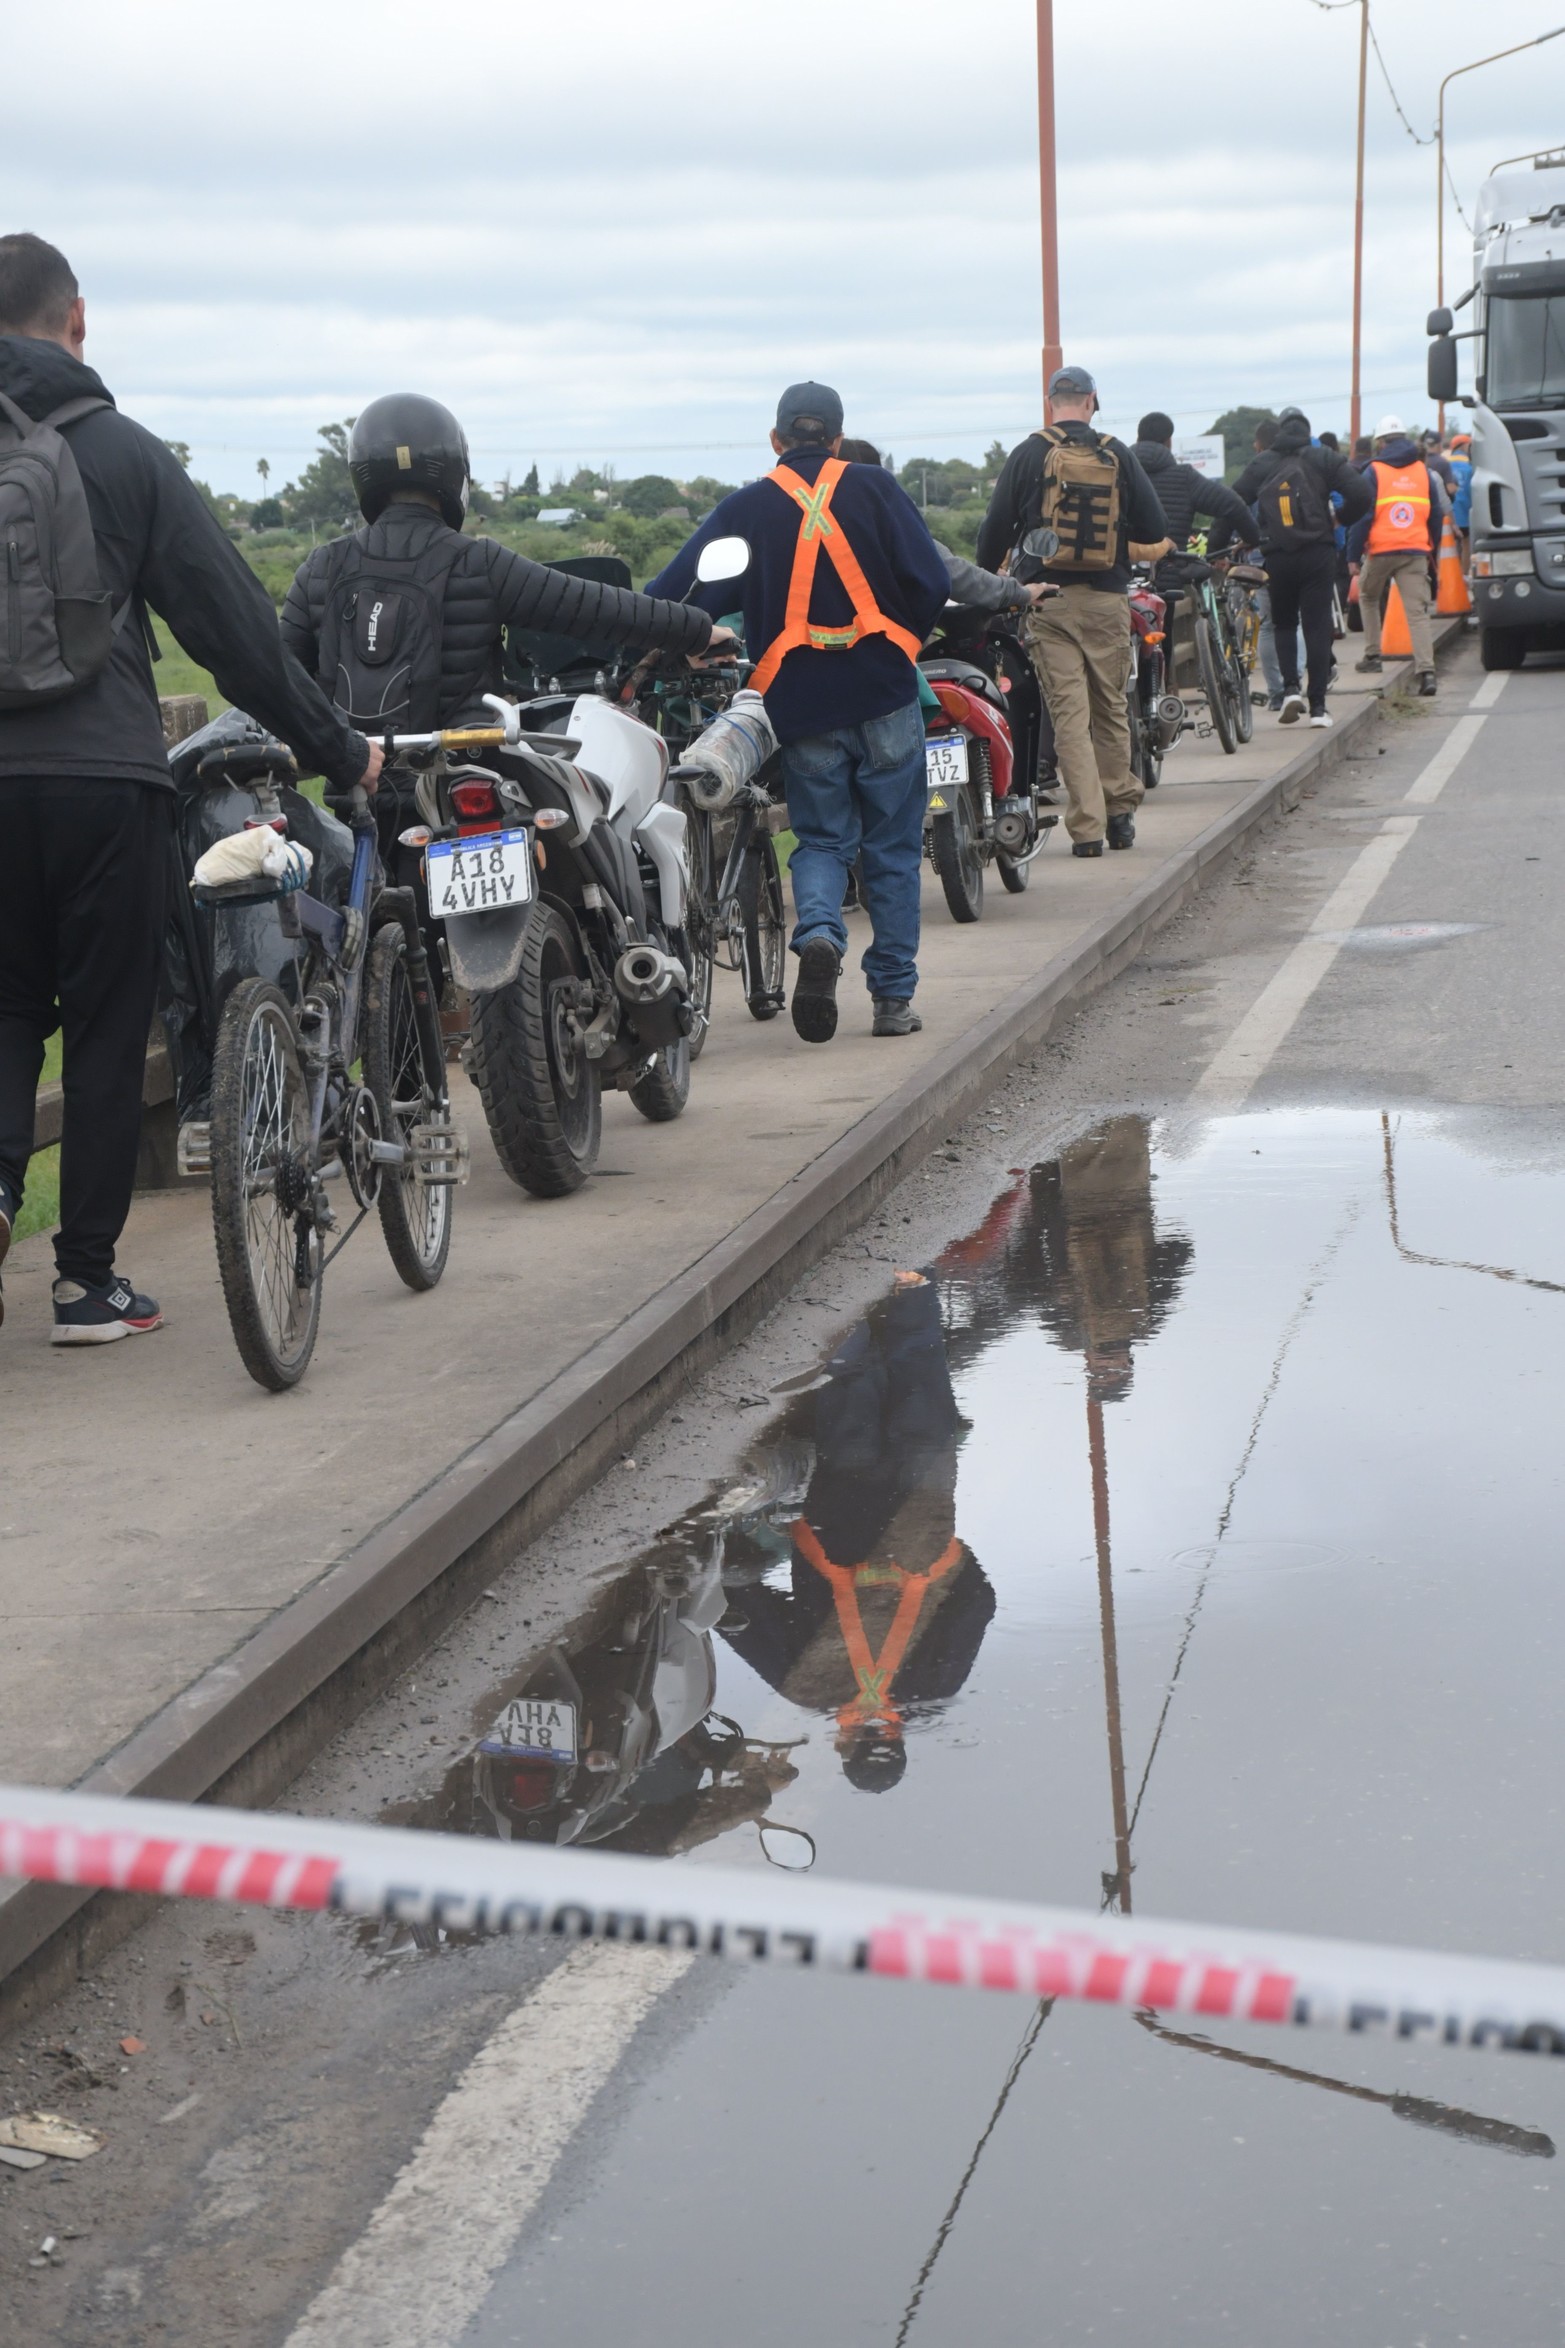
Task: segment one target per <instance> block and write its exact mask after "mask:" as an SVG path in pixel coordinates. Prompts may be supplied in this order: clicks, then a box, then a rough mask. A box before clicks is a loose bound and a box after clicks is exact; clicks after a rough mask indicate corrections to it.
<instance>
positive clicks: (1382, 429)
mask: <svg viewBox="0 0 1565 2348" xmlns="http://www.w3.org/2000/svg"><path fill="white" fill-rule="evenodd" d="M1406 434H1407V426H1406V425H1405V424H1404V423H1403V421H1402V419H1401V417H1400V416H1382V417H1381V419H1380V422H1379V423H1378V424H1377V425H1376V426H1375V438H1376V439H1377V440H1400V439H1404V438H1405V437H1406Z"/></svg>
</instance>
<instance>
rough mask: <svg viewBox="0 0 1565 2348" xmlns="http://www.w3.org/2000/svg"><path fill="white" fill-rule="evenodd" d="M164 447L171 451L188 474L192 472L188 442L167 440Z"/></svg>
mask: <svg viewBox="0 0 1565 2348" xmlns="http://www.w3.org/2000/svg"><path fill="white" fill-rule="evenodd" d="M163 446H164V447H165V448H166V449H171V450H172V451H173V453H174V455H175V456H177V457H178V459H179V461H180V463H181V464H182V465H183V466H184V468H185V471H186V472H187V473H188V472H189V470H190V443H189V441H188V440H165V441H164V443H163Z"/></svg>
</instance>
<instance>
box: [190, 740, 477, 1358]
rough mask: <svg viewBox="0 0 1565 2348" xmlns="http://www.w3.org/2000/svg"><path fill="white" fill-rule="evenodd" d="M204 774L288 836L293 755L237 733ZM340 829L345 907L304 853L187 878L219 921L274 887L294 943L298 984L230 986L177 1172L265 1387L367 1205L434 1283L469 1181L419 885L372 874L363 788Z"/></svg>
mask: <svg viewBox="0 0 1565 2348" xmlns="http://www.w3.org/2000/svg"><path fill="white" fill-rule="evenodd" d="M196 771H197V774H198V776H199V777H200V778H201V779H202V780H203V781H206V782H217V781H226V782H229V783H233V784H237V785H240V786H241V787H243V786H246V785H248V786H249V787H250V788H251V790H252V791H253V793H254V797H255V802H256V808H257V815H258V819H259V820H258V823H257V824H256V825H253V826H247V827H246V828H247V829H260V828H270V829H271V830H273V831H275V832H286V826H287V819H286V817H285V816H284V814H283V812H282V807H281V802H280V799H279V796H278V787H279V785H280V784H281V783H283V782H291V781H292V780H293V778H294V775H295V773H296V768H295V764H294V759H293V755H292V753H291V752H290V751H289V750H288V748H287V747H286V745H285V744H283V743H281V742H279V741H276V740H275V739H273V738H272V737H270V736H267V737H263V738H261V739H259V740H256V741H254V742H243V743H239V744H231V745H228V746H225V747H223V748H220V749H216V750H213V751H210V752H208V753H207V754H206V756H204V757H203V758H202V760H201V761H200V764H199V766H198V768H197V770H196ZM349 828H350V829H351V831H352V834H353V863H352V870H351V874H350V877H349V881H348V887H347V891H346V896H345V900H344V902H343V904H342V905H341V906H340V907H339V906H333V905H328V904H326V903H324V902H322V900H321V899H320V898H318V897H315V896H312V895H311V894H310V892H309V890H308V888H307V887H305V886H303V885H302V883H303V880H304V867H303V864H302V862H295V863H294V864H293V866H292V868H291V870H290V871H289V873H288V874H287V875H286V877H284V878H283V879H282V880H280V881H268V880H267V879H266V878H265V877H264V875H262V874H260V873H257V874H256V875H254V876H253V877H252V878H250V879H248V880H237V881H230V882H222V883H218V884H216V885H206V886H203V885H200V884H197V885H196V886H195V888H194V894H195V896H196V899H197V901H198V902H199V903H202V904H205V905H207V906H209V907H211V908H213V909H214V912H215V913H216V914H217V916H218V917H219V918H221V913H222V909H223V908H224V907H225V906H230V905H254V904H257V903H260V902H264V901H266V900H267V899H269V898H275V899H276V901H277V911H278V918H279V923H280V926H281V929H282V932H283V935H284V937H285V938H288V939H290V940H292V941H293V942H294V943H295V945H296V946H297V948H298V949H299V951H298V953H297V956H296V959H295V961H294V962H293V963H292V964H291V965H290V966H289V969H288V971H287V972H285V974H284V975H285V977H286V978H287V979H288V980H289V982H290V990H291V991H288V990H285V987H284V986H283V985H280V984H278V983H276V982H274V981H273V980H271V979H268V978H255V977H252V978H244V979H241V980H240V981H239V983H238V984H237V985H236V986H235V987H234V988H233V990H232V991H231V993H230V994H229V996H228V998H227V1001H226V1002H225V1004H224V1006H223V1010H222V1014H221V1017H220V1018H219V1020H218V1023H217V1032H216V1037H215V1041H214V1045H213V1055H212V1098H211V1113H210V1118H209V1120H208V1122H207V1123H206V1124H205V1126H204V1127H203V1126H202V1125H199V1124H194V1125H191V1126H188V1127H186V1128H184V1129H183V1130H182V1132H181V1136H180V1161H181V1170H182V1171H184V1172H187V1173H197V1172H205V1173H208V1174H210V1177H211V1184H212V1224H213V1233H214V1237H215V1239H216V1243H217V1261H218V1273H219V1277H220V1279H221V1283H222V1289H223V1299H224V1302H225V1304H226V1306H227V1308H228V1318H229V1323H230V1326H231V1327H232V1329H233V1332H234V1342H235V1344H236V1345H237V1346H238V1349H239V1356H240V1359H241V1360H242V1361H243V1363H244V1365H245V1368H246V1369H247V1370H248V1371H249V1373H250V1375H251V1377H252V1378H254V1379H255V1380H256V1382H257V1384H258V1385H261V1386H265V1387H267V1388H269V1389H270V1390H271V1391H272V1392H274V1393H280V1392H283V1391H285V1390H286V1389H287V1388H289V1387H291V1386H295V1385H297V1384H298V1382H299V1380H300V1378H302V1377H303V1375H304V1372H305V1370H306V1368H307V1367H308V1365H309V1361H310V1356H311V1354H312V1353H313V1352H314V1349H315V1340H316V1335H317V1332H318V1330H319V1327H320V1315H321V1290H322V1283H323V1280H324V1276H325V1273H326V1270H327V1267H328V1266H329V1265H330V1264H332V1263H333V1262H334V1261H335V1260H336V1258H337V1256H338V1255H340V1253H341V1252H342V1250H343V1248H344V1247H345V1246H346V1245H347V1243H348V1241H349V1240H350V1239H351V1238H352V1236H353V1234H354V1232H355V1231H357V1229H358V1228H359V1225H360V1224H361V1223H362V1222H363V1221H364V1219H365V1217H366V1216H367V1215H369V1214H370V1213H372V1212H373V1211H375V1210H376V1209H378V1210H379V1214H380V1224H381V1232H382V1236H383V1237H384V1239H385V1242H386V1246H387V1250H388V1252H389V1254H390V1256H391V1260H392V1263H393V1265H394V1266H395V1268H396V1271H397V1273H398V1276H399V1277H400V1278H401V1279H402V1280H403V1281H404V1282H405V1283H406V1284H407V1286H408V1287H409V1288H412V1289H414V1290H428V1289H431V1288H433V1287H434V1286H435V1284H436V1282H437V1281H438V1280H439V1279H440V1276H441V1274H442V1273H443V1272H444V1270H445V1267H446V1259H447V1256H448V1254H449V1251H450V1246H451V1209H452V1197H451V1194H452V1190H453V1189H454V1188H455V1186H456V1185H457V1184H458V1183H460V1182H465V1181H466V1179H467V1170H468V1149H467V1142H466V1139H465V1136H464V1135H463V1134H462V1133H461V1132H460V1131H459V1129H458V1128H457V1127H456V1126H454V1125H453V1124H452V1122H451V1108H450V1099H449V1095H448V1092H447V1088H446V1076H445V1051H444V1046H443V1043H442V1039H441V1034H440V1024H439V1019H438V1016H437V1012H436V1007H435V1000H434V995H433V992H432V989H431V985H430V974H429V964H428V958H427V955H426V952H425V948H424V942H423V936H422V933H421V930H420V927H419V921H418V909H417V905H416V902H415V899H414V895H413V892H412V890H410V889H395V888H388V887H385V886H384V885H382V883H381V880H380V875H379V866H378V859H377V854H376V844H375V821H374V816H373V814H372V813H371V810H370V804H369V799H368V796H367V794H366V793H365V792H364V790H363V789H362V788H355V790H354V791H353V793H352V794H351V798H350V801H349ZM337 1181H344V1182H346V1184H347V1187H348V1190H349V1193H350V1194H351V1197H352V1200H353V1203H354V1205H355V1207H356V1208H357V1210H358V1211H357V1213H356V1214H355V1216H354V1218H353V1220H352V1222H351V1223H349V1224H348V1226H347V1229H346V1230H341V1229H340V1218H339V1216H338V1213H337V1211H336V1209H335V1208H334V1206H333V1204H332V1199H331V1189H332V1186H333V1184H334V1183H336V1182H337ZM333 1234H338V1236H336V1238H335V1240H334V1243H333V1244H331V1245H328V1244H327V1242H328V1240H329V1239H331V1238H332V1235H333Z"/></svg>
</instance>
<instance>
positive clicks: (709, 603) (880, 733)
mask: <svg viewBox="0 0 1565 2348" xmlns="http://www.w3.org/2000/svg"><path fill="white" fill-rule="evenodd" d="M841 445H842V401H841V399H840V398H839V397H838V395H837V393H836V392H834V391H833V390H832V389H831V388H830V386H829V385H828V384H824V383H796V384H794V385H793V386H792V387H791V389H790V390H788V391H785V392H784V393H783V396H782V398H781V399H780V400H779V402H778V404H777V425H776V429H775V430H774V431H773V433H772V450H773V453H774V454H775V456H776V458H777V463H776V465H775V466H774V467H773V469H772V471H771V472H770V473H768V474H767V475H766V477H765V478H764V480H760V481H751V482H748V483H747V484H746V486H745V487H744V488H743V489H736V490H734V491H733V492H732V493H731V494H730V495H729V496H727V497H725V498H724V499H723V501H722V503H721V504H720V505H718V506H717V507H716V508H715V510H714V511H713V512H712V513H710V514H709V515H708V516H707V518H706V520H705V521H704V522H703V523H702V525H701V527H700V529H699V530H698V531H697V532H696V534H695V536H694V537H693V538H692V539H691V540H690V541H689V542H688V544H687V545H685V546H683V547H681V549H680V551H679V553H678V554H677V555H675V557H674V559H673V561H672V562H671V563H669V564H668V565H667V566H666V567H665V568H664V569H663V570H662V571H660V572H659V574H658V576H657V578H656V579H655V580H653V581H652V583H651V587H650V589H649V592H650V593H652V594H654V595H671V594H674V593H675V589H674V587H673V585H672V582H673V581H675V580H678V581H679V582H680V587H679V590H678V599H679V600H680V601H685V600H688V601H690V602H692V603H697V604H699V605H701V607H702V608H703V609H704V610H706V611H708V612H710V613H711V614H713V616H714V617H719V618H721V617H723V616H725V615H726V614H728V613H729V612H731V611H732V610H733V609H734V607H735V606H736V605H738V606H739V607H741V608H742V610H743V613H744V633H745V649H746V650H747V651H748V653H749V655H750V658H751V659H752V660H753V661H754V662H755V663H756V668H755V673H754V675H753V677H752V678H751V683H752V684H753V686H754V687H755V689H756V691H757V692H758V693H761V694H763V695H764V696H765V700H766V714H767V716H768V717H769V718H770V719H771V722H772V726H773V728H774V730H775V732H776V735H777V741H778V746H779V748H780V751H781V754H782V760H781V763H782V780H783V789H784V791H785V793H786V795H787V800H788V816H789V820H790V822H791V823H792V825H793V832H794V837H795V839H796V840H797V842H798V845H797V847H796V848H795V849H794V851H793V856H792V859H791V860H790V863H789V878H790V880H791V881H792V884H793V903H794V912H795V914H796V916H797V919H796V921H795V925H794V932H793V941H792V943H793V951H794V953H795V954H797V956H798V958H799V975H798V978H797V980H796V981H795V984H794V990H793V1002H792V1012H793V1024H794V1027H795V1030H796V1031H797V1033H798V1034H799V1035H800V1036H802V1037H803V1039H804V1041H805V1042H806V1043H826V1042H828V1041H829V1040H830V1038H831V1037H832V1036H833V1035H835V1033H836V1031H837V979H838V975H839V973H840V971H841V968H842V957H843V955H844V954H845V953H846V951H847V945H848V933H847V929H846V927H845V926H844V923H843V918H842V902H843V898H844V896H845V894H846V892H847V885H848V876H849V874H850V873H851V872H852V870H853V868H854V865H855V864H857V865H858V866H859V871H860V875H861V881H860V890H861V895H862V897H863V902H864V908H865V911H866V912H867V913H868V915H869V919H870V928H871V931H872V932H873V935H872V937H871V939H870V944H869V948H868V951H867V952H866V953H865V955H864V977H865V981H866V984H867V985H868V987H869V991H870V995H871V998H872V1000H873V1003H874V1028H873V1032H874V1033H875V1034H876V1035H912V1034H913V1033H914V1032H915V1031H916V1030H917V1029H918V1028H920V1027H921V1026H922V1025H923V1022H922V1020H921V1019H920V1018H919V1015H918V1013H917V1012H916V1011H915V1010H914V1008H913V992H914V989H915V988H916V986H917V984H918V959H917V957H918V936H919V899H920V887H921V881H922V865H923V841H924V808H925V803H926V800H927V798H928V779H927V777H928V768H927V764H926V761H925V756H924V720H923V713H922V711H921V710H920V708H919V699H918V675H917V671H916V669H915V666H914V663H915V661H916V659H917V656H918V652H919V648H920V646H921V644H922V643H923V640H924V638H925V636H926V635H927V634H928V633H929V629H930V627H931V625H932V624H933V621H934V617H935V614H936V613H937V612H938V611H939V610H940V608H941V606H942V605H943V604H944V602H945V600H946V594H947V576H946V567H945V564H944V563H943V562H942V560H941V558H940V555H939V553H938V552H937V550H936V547H935V542H934V540H933V539H932V538H931V537H930V535H929V531H928V529H927V527H926V526H925V523H924V519H923V516H922V515H921V514H920V513H919V510H918V508H917V506H916V505H915V504H914V503H913V500H912V499H911V498H910V497H909V496H908V494H907V492H906V491H905V490H904V489H902V488H901V487H900V486H899V484H898V483H897V482H896V481H895V480H894V479H893V478H892V476H891V474H890V473H887V472H884V471H882V469H881V468H880V467H879V466H878V465H850V464H844V462H843V461H842V456H841V453H840V452H841ZM727 538H740V539H742V540H743V541H744V542H745V549H746V550H747V552H746V567H745V568H744V570H743V572H742V573H741V574H737V575H736V574H729V575H728V576H727V577H726V578H725V579H724V580H720V581H717V582H714V583H713V584H711V585H703V584H701V583H699V582H698V581H697V578H696V566H697V563H698V561H699V558H700V554H701V550H702V548H703V547H704V546H706V545H707V544H708V543H709V542H711V541H713V540H716V539H727Z"/></svg>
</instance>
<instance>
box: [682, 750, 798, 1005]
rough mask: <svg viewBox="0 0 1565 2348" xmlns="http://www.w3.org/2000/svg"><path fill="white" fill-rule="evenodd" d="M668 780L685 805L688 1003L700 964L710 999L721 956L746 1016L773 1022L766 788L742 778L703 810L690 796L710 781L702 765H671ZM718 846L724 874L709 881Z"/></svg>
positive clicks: (776, 987)
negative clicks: (719, 802)
mask: <svg viewBox="0 0 1565 2348" xmlns="http://www.w3.org/2000/svg"><path fill="white" fill-rule="evenodd" d="M668 779H669V784H670V786H671V788H673V789H674V790H676V791H677V793H678V803H679V805H680V806H681V807H682V808H683V809H684V813H685V821H686V825H687V832H686V837H687V840H688V843H689V851H690V894H689V901H688V905H687V909H686V914H685V929H686V935H687V936H688V938H689V940H690V948H691V955H692V959H693V961H694V963H695V966H696V971H695V973H693V974H692V979H691V990H690V991H691V1000H692V1002H694V1001H696V1000H697V999H698V991H699V987H700V979H699V976H698V975H697V974H698V973H699V972H700V971H701V970H702V968H703V967H704V971H705V1000H706V1002H707V1003H708V1004H710V1001H711V994H712V972H713V970H714V969H715V968H716V966H717V961H718V957H719V955H721V956H722V958H723V966H724V967H725V968H726V969H728V970H737V971H738V972H739V973H740V976H741V981H742V984H743V987H744V999H745V1008H746V1009H747V1010H748V1012H749V1014H750V1016H751V1018H752V1019H759V1020H767V1019H775V1018H776V1016H777V1014H778V1012H779V1011H780V1010H781V1009H782V1007H783V1004H784V1003H785V1001H786V1000H787V996H786V991H785V982H786V974H787V968H788V916H787V911H786V908H785V906H784V903H783V885H782V866H781V864H780V863H779V862H778V858H777V843H776V841H775V840H774V839H773V837H772V834H771V831H770V829H769V827H768V825H767V822H766V820H765V819H766V817H768V816H769V815H770V812H771V805H772V797H771V793H770V791H769V790H768V789H767V787H766V785H765V784H764V783H761V782H756V783H746V784H742V785H741V786H740V788H739V789H738V790H737V791H736V792H735V793H734V795H733V797H732V799H730V800H729V802H728V804H727V805H726V806H725V807H723V808H711V807H703V806H702V805H701V803H700V799H699V798H698V797H697V795H696V794H697V792H698V791H700V789H701V787H702V786H703V784H705V783H706V782H707V781H708V780H709V777H708V776H707V774H706V771H705V769H703V768H701V767H686V768H680V767H674V768H672V769H671V770H670V773H669V778H668ZM730 824H731V827H732V828H731V829H730V828H729V827H730ZM720 827H721V829H720ZM724 833H726V835H727V836H726V840H724V839H723V834H724ZM720 843H721V845H722V858H723V861H722V873H721V877H720V878H716V879H714V877H713V876H714V874H716V872H717V859H718V850H719V845H720ZM703 1036H704V1031H703ZM695 1048H696V1047H695V1044H694V1039H692V1051H694V1049H695Z"/></svg>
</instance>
